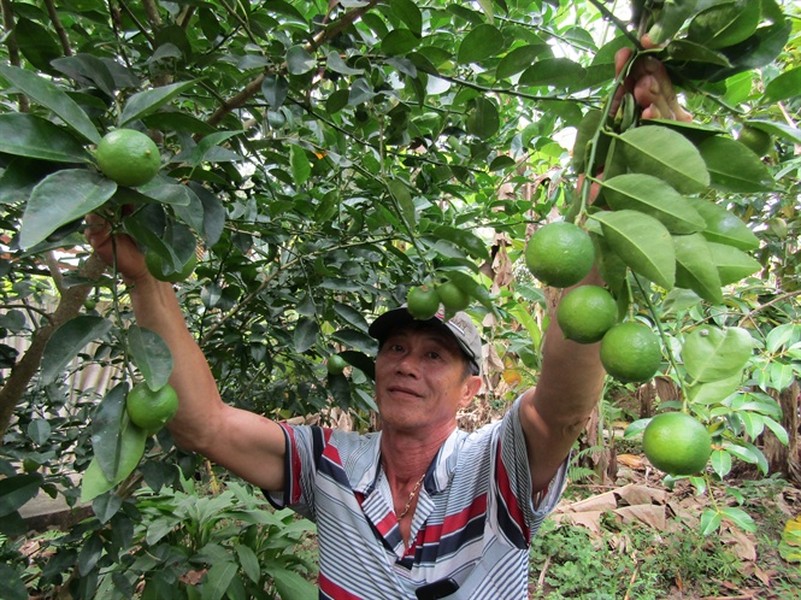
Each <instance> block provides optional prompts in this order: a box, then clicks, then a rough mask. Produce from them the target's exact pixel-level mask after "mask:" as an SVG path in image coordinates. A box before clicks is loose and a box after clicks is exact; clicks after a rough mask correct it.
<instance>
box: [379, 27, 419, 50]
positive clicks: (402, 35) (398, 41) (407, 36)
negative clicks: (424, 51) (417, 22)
mask: <svg viewBox="0 0 801 600" xmlns="http://www.w3.org/2000/svg"><path fill="white" fill-rule="evenodd" d="M419 44H420V38H419V37H417V36H416V35H415V34H414V33H412V32H411V31H409V30H408V29H402V28H401V29H393V30H391V31H390V32H389V33H387V34H386V35H385V36H384V38H383V39H382V40H381V51H382V52H383V53H384V54H386V55H388V56H398V55H404V54H408V53H409V52H411V51H412V50H414V49H415V48H417V46H418V45H419Z"/></svg>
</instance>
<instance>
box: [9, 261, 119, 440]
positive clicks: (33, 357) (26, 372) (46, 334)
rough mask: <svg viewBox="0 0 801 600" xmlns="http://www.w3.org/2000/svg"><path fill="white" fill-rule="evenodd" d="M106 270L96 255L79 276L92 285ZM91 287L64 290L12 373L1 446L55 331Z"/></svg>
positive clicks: (72, 315) (75, 308) (78, 307)
mask: <svg viewBox="0 0 801 600" xmlns="http://www.w3.org/2000/svg"><path fill="white" fill-rule="evenodd" d="M105 270H106V263H104V262H103V260H102V259H101V258H100V257H99V256H97V255H96V254H92V255H91V256H90V257H89V258H88V259H87V261H86V262H85V263H84V264H83V265H82V266H81V268H80V269H79V272H78V274H79V276H81V277H83V278H86V279H87V280H89V281H95V280H96V279H98V278H99V277H100V275H102V274H103V271H105ZM92 287H93V284H92V283H85V284H82V285H76V286H74V287H71V288H68V289H65V290H64V293H63V294H62V296H61V299H60V301H59V303H58V306H57V307H56V310H55V311H54V312H53V314H52V318H51V319H50V321H49V323H47V324H46V325H44V326H42V327H41V328H40V329H39V330H38V331H36V333H34V335H33V338H32V339H31V345H30V347H29V348H28V350H27V351H26V352H25V355H24V356H23V357H22V358H21V359H20V360H19V362H17V364H15V365H14V367H13V368H12V369H11V374H10V375H9V376H8V379H6V383H5V385H4V386H3V387H2V388H0V444H2V439H3V436H4V435H5V432H6V430H7V429H8V426H9V424H10V423H11V417H12V416H13V415H14V410H15V409H16V407H17V405H18V404H19V402H20V400H21V399H22V397H23V395H24V394H25V390H26V389H27V388H28V384H29V383H30V382H31V380H32V379H33V377H34V375H36V373H37V372H38V371H39V365H40V363H41V362H42V354H43V353H44V349H45V346H46V345H47V342H48V340H49V339H50V337H51V336H52V335H53V332H54V331H55V330H56V329H58V328H59V327H60V326H61V325H63V324H64V323H66V322H67V321H69V320H70V319H72V318H73V317H75V316H76V315H77V314H78V311H80V309H81V306H82V305H83V302H84V300H86V298H87V296H88V295H89V292H90V290H91V289H92Z"/></svg>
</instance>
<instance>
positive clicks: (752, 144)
mask: <svg viewBox="0 0 801 600" xmlns="http://www.w3.org/2000/svg"><path fill="white" fill-rule="evenodd" d="M737 141H738V142H740V143H741V144H744V145H745V146H746V147H748V148H750V149H751V150H753V152H754V153H755V154H756V155H758V156H765V155H766V154H767V153H768V152H770V149H771V148H772V147H773V139H772V138H771V137H770V134H769V133H768V132H767V131H762V130H761V129H757V128H756V127H751V126H749V125H746V126H744V127H743V128H742V129H741V130H740V135H739V137H738V138H737Z"/></svg>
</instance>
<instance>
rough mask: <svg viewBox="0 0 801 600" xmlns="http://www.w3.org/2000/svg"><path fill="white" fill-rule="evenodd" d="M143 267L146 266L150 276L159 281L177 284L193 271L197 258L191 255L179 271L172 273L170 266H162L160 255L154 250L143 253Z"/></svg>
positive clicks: (162, 260) (162, 261)
mask: <svg viewBox="0 0 801 600" xmlns="http://www.w3.org/2000/svg"><path fill="white" fill-rule="evenodd" d="M145 265H147V270H148V271H150V274H151V275H153V277H155V278H156V279H158V280H159V281H169V282H170V283H178V282H179V281H184V280H185V279H186V278H187V277H189V276H190V275H191V274H192V271H194V270H195V267H196V266H197V257H196V256H195V255H194V254H193V255H192V256H190V257H189V260H187V261H186V262H185V263H184V266H183V267H181V269H180V270H179V271H172V270H171V268H170V267H171V266H168V265H165V264H164V259H163V258H162V256H161V254H159V253H158V252H155V251H154V250H148V251H147V252H145Z"/></svg>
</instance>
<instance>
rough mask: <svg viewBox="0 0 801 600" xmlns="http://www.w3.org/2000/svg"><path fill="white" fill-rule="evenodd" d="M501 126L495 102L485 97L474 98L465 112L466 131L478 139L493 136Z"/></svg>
mask: <svg viewBox="0 0 801 600" xmlns="http://www.w3.org/2000/svg"><path fill="white" fill-rule="evenodd" d="M500 126H501V121H500V117H499V116H498V109H497V108H496V107H495V103H494V102H492V101H491V100H487V99H486V98H476V99H475V101H474V102H473V107H472V109H471V110H470V111H469V112H468V113H467V131H468V132H470V133H472V134H473V135H474V136H476V137H477V138H479V139H482V140H486V139H487V138H489V137H491V136H493V135H494V134H495V133H496V132H497V131H498V129H499V128H500Z"/></svg>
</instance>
